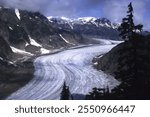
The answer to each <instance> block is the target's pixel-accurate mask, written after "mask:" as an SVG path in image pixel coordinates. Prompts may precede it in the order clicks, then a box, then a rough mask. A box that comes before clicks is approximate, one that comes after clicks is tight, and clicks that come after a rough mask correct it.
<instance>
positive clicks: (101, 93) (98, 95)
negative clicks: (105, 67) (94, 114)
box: [85, 87, 110, 100]
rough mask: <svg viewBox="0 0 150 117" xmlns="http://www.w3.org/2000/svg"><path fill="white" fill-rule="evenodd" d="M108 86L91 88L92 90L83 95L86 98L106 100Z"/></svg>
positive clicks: (107, 97)
mask: <svg viewBox="0 0 150 117" xmlns="http://www.w3.org/2000/svg"><path fill="white" fill-rule="evenodd" d="M109 98H110V97H109V87H107V88H106V89H105V88H93V90H92V92H89V94H88V95H86V96H85V99H86V100H104V99H105V100H106V99H109Z"/></svg>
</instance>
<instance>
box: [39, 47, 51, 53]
mask: <svg viewBox="0 0 150 117" xmlns="http://www.w3.org/2000/svg"><path fill="white" fill-rule="evenodd" d="M48 53H50V50H47V49H45V48H41V54H48Z"/></svg>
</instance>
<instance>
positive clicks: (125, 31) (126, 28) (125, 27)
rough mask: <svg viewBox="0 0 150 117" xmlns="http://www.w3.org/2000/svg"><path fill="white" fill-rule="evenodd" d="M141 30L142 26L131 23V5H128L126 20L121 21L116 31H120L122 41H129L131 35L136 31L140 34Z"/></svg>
mask: <svg viewBox="0 0 150 117" xmlns="http://www.w3.org/2000/svg"><path fill="white" fill-rule="evenodd" d="M142 28H143V25H141V24H139V25H135V24H134V22H133V7H132V3H130V4H129V5H128V11H127V16H126V18H123V19H122V23H121V25H120V27H119V28H118V31H120V36H121V37H122V39H124V40H130V39H132V35H133V34H134V33H136V32H137V31H139V32H141V31H142Z"/></svg>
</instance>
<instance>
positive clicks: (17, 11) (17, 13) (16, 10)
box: [15, 9, 21, 20]
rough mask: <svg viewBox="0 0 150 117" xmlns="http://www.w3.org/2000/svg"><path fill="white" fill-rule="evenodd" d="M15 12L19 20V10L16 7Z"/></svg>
mask: <svg viewBox="0 0 150 117" xmlns="http://www.w3.org/2000/svg"><path fill="white" fill-rule="evenodd" d="M15 13H16V16H17V17H18V19H19V20H20V19H21V17H20V13H19V10H18V9H15Z"/></svg>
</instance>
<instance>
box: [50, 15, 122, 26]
mask: <svg viewBox="0 0 150 117" xmlns="http://www.w3.org/2000/svg"><path fill="white" fill-rule="evenodd" d="M47 18H48V19H49V21H50V22H52V23H54V22H55V23H56V22H57V23H58V24H68V25H70V28H72V29H73V27H74V25H77V24H80V25H85V24H91V25H92V24H93V25H95V26H96V27H101V26H102V27H109V28H113V29H117V28H118V26H119V24H117V23H111V22H110V21H109V20H108V19H106V18H95V17H81V18H76V19H69V18H66V17H53V16H49V17H47Z"/></svg>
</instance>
